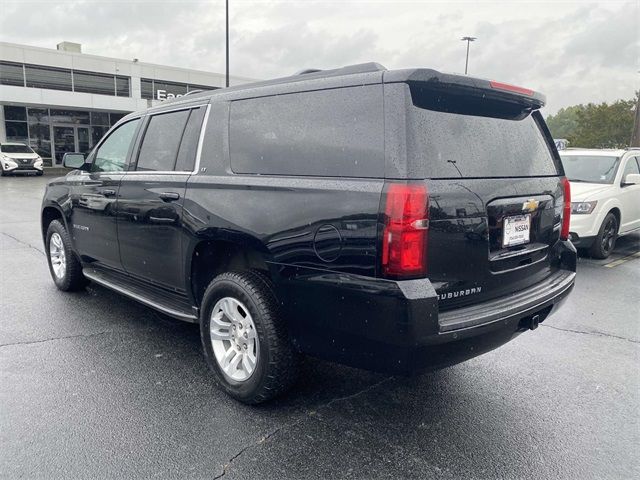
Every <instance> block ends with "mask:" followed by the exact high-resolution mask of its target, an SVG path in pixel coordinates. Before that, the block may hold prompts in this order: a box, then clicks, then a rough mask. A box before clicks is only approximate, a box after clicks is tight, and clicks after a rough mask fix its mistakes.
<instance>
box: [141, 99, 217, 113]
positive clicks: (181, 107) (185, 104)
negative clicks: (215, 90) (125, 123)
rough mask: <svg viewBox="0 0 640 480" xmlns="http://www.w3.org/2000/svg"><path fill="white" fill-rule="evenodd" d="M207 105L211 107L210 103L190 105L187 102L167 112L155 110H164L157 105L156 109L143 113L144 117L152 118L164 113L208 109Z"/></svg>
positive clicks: (152, 108)
mask: <svg viewBox="0 0 640 480" xmlns="http://www.w3.org/2000/svg"><path fill="white" fill-rule="evenodd" d="M207 105H209V103H197V104H193V105H190V104H188V103H186V102H185V103H184V104H183V105H181V106H179V107H176V108H170V109H167V110H155V109H156V108H162V105H156V106H155V107H151V108H150V109H149V110H145V112H144V113H143V116H152V115H160V114H163V113H171V112H179V111H180V110H190V109H192V108H200V107H206V106H207Z"/></svg>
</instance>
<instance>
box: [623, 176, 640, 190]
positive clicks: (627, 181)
mask: <svg viewBox="0 0 640 480" xmlns="http://www.w3.org/2000/svg"><path fill="white" fill-rule="evenodd" d="M627 185H640V174H637V173H629V174H627V176H626V177H624V178H623V179H622V186H623V187H626V186H627Z"/></svg>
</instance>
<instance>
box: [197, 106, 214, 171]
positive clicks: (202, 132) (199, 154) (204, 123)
mask: <svg viewBox="0 0 640 480" xmlns="http://www.w3.org/2000/svg"><path fill="white" fill-rule="evenodd" d="M209 112H211V104H209V105H207V111H206V112H205V114H204V120H203V121H202V129H201V130H200V138H199V139H198V150H196V166H195V168H194V170H193V174H194V175H196V174H197V173H198V171H199V170H200V158H201V157H202V145H203V144H204V135H205V132H206V130H207V124H208V123H209Z"/></svg>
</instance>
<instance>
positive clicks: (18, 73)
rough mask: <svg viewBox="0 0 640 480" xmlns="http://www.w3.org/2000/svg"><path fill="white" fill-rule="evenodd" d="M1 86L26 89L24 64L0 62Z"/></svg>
mask: <svg viewBox="0 0 640 480" xmlns="http://www.w3.org/2000/svg"><path fill="white" fill-rule="evenodd" d="M0 85H16V86H19V87H24V70H23V68H22V64H21V63H13V62H0Z"/></svg>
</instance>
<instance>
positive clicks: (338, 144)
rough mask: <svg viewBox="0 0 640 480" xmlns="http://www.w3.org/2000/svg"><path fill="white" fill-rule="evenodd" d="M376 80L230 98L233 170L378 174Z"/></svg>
mask: <svg viewBox="0 0 640 480" xmlns="http://www.w3.org/2000/svg"><path fill="white" fill-rule="evenodd" d="M382 105H383V101H382V88H381V86H380V85H366V86H358V87H345V88H337V89H333V90H322V91H314V92H301V93H292V94H288V95H277V96H270V97H263V98H256V99H247V100H236V101H234V102H232V103H231V113H230V121H229V151H230V157H231V168H232V170H233V171H234V172H236V173H250V174H268V175H301V176H327V177H336V176H345V177H369V178H381V177H384V123H383V120H384V114H383V111H382Z"/></svg>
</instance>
